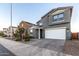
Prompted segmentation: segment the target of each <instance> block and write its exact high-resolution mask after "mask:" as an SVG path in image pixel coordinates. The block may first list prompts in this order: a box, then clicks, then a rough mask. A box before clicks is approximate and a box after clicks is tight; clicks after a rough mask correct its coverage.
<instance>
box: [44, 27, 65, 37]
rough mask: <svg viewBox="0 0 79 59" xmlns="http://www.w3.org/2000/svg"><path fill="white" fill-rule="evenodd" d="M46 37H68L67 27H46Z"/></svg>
mask: <svg viewBox="0 0 79 59" xmlns="http://www.w3.org/2000/svg"><path fill="white" fill-rule="evenodd" d="M45 38H47V39H66V29H59V28H57V29H53V28H50V29H45Z"/></svg>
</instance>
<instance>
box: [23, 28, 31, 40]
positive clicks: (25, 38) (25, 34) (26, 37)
mask: <svg viewBox="0 0 79 59" xmlns="http://www.w3.org/2000/svg"><path fill="white" fill-rule="evenodd" d="M23 39H24V41H30V36H29V33H28V31H27V30H26V31H25V33H24V36H23Z"/></svg>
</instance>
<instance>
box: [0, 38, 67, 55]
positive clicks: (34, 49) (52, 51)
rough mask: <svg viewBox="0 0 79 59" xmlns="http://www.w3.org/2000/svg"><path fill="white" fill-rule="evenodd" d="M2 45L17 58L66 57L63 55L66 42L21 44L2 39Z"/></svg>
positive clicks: (0, 40)
mask: <svg viewBox="0 0 79 59" xmlns="http://www.w3.org/2000/svg"><path fill="white" fill-rule="evenodd" d="M0 44H2V45H3V46H4V47H6V48H7V49H8V50H10V51H11V52H12V53H14V54H15V55H17V56H66V55H67V54H63V52H62V51H63V47H64V41H55V40H38V39H37V40H32V41H30V42H27V43H21V42H17V41H12V40H8V39H4V38H0Z"/></svg>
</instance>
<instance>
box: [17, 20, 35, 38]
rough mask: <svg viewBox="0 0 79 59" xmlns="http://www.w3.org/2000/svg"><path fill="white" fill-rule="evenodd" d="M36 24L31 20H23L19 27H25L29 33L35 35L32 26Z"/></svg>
mask: <svg viewBox="0 0 79 59" xmlns="http://www.w3.org/2000/svg"><path fill="white" fill-rule="evenodd" d="M34 25H35V24H32V23H29V22H26V21H21V22H20V24H19V26H18V27H19V28H24V29H25V30H27V31H28V33H29V34H30V36H33V35H32V30H31V27H32V26H34Z"/></svg>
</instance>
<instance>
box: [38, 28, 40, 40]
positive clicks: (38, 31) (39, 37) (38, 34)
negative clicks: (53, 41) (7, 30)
mask: <svg viewBox="0 0 79 59" xmlns="http://www.w3.org/2000/svg"><path fill="white" fill-rule="evenodd" d="M38 37H39V39H40V29H38Z"/></svg>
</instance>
